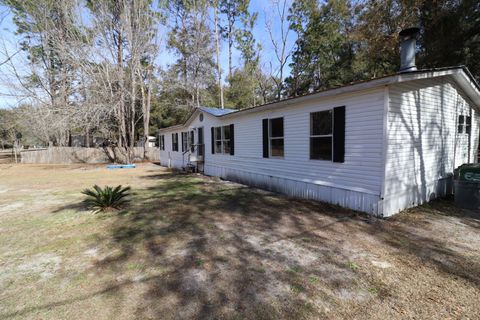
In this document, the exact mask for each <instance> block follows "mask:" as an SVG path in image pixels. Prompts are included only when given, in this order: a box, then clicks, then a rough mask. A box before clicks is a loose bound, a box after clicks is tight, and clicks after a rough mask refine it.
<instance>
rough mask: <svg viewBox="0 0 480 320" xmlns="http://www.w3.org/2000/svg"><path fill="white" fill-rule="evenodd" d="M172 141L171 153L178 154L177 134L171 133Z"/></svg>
mask: <svg viewBox="0 0 480 320" xmlns="http://www.w3.org/2000/svg"><path fill="white" fill-rule="evenodd" d="M172 137H173V141H172V151H175V152H178V149H179V148H178V132H176V133H172Z"/></svg>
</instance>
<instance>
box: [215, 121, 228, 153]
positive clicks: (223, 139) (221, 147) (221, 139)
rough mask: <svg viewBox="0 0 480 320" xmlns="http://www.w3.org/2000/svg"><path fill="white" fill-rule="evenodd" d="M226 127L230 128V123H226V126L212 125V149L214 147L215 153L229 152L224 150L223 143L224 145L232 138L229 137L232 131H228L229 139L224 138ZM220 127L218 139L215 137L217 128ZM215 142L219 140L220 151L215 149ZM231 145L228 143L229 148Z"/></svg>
mask: <svg viewBox="0 0 480 320" xmlns="http://www.w3.org/2000/svg"><path fill="white" fill-rule="evenodd" d="M227 127H228V130H230V125H226V126H220V127H213V134H214V139H213V143H215V146H214V149H215V154H230V151H229V152H225V145H226V142H227V141H228V142H231V140H232V138H231V135H232V133H231V132H230V139H225V128H227ZM218 128H220V139H217V138H218V137H217V129H218ZM217 142H220V151H219V150H217ZM231 147H232V146H231V145H230V148H231Z"/></svg>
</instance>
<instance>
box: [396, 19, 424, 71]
mask: <svg viewBox="0 0 480 320" xmlns="http://www.w3.org/2000/svg"><path fill="white" fill-rule="evenodd" d="M419 32H420V29H419V28H417V27H413V28H408V29H404V30H402V31H400V33H399V35H400V70H399V72H400V73H402V72H410V71H416V70H417V66H416V65H415V48H416V46H417V35H418V33H419Z"/></svg>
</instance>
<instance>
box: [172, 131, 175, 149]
mask: <svg viewBox="0 0 480 320" xmlns="http://www.w3.org/2000/svg"><path fill="white" fill-rule="evenodd" d="M174 137H175V133H172V151H175V144H174V143H175V138H174Z"/></svg>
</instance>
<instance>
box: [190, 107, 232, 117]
mask: <svg viewBox="0 0 480 320" xmlns="http://www.w3.org/2000/svg"><path fill="white" fill-rule="evenodd" d="M198 109H200V110H202V111H204V112H207V113H209V114H211V115H212V116H215V117H219V116H223V115H226V114H229V113H232V112H234V111H235V110H234V109H219V108H209V107H199V108H198Z"/></svg>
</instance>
